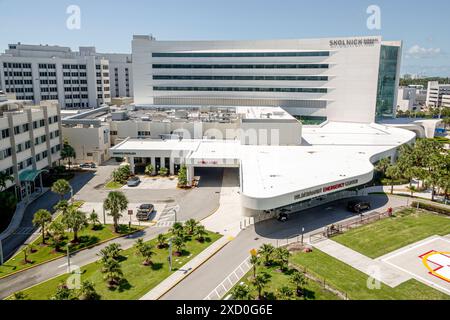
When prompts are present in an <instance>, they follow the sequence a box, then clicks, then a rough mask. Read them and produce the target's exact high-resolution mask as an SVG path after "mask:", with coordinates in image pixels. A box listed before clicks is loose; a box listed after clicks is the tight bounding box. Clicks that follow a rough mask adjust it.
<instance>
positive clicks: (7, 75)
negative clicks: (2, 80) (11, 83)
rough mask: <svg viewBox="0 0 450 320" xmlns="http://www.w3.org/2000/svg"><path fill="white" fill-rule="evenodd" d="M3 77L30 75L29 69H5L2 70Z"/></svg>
mask: <svg viewBox="0 0 450 320" xmlns="http://www.w3.org/2000/svg"><path fill="white" fill-rule="evenodd" d="M3 74H4V75H5V77H31V76H32V75H31V72H29V71H24V72H22V71H14V72H13V71H5V72H3Z"/></svg>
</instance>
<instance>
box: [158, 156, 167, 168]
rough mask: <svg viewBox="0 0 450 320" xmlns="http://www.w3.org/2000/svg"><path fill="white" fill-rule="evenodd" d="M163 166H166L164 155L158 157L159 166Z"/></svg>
mask: <svg viewBox="0 0 450 320" xmlns="http://www.w3.org/2000/svg"><path fill="white" fill-rule="evenodd" d="M165 166H166V163H165V161H164V157H159V167H160V168H162V167H165ZM167 169H169V168H167Z"/></svg>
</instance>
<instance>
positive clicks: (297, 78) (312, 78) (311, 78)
mask: <svg viewBox="0 0 450 320" xmlns="http://www.w3.org/2000/svg"><path fill="white" fill-rule="evenodd" d="M153 80H266V81H270V80H275V81H278V80H286V81H327V80H328V77H326V76H170V75H154V76H153Z"/></svg>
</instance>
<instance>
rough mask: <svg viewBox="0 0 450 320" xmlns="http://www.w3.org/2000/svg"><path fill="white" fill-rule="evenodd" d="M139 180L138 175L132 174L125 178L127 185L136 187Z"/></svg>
mask: <svg viewBox="0 0 450 320" xmlns="http://www.w3.org/2000/svg"><path fill="white" fill-rule="evenodd" d="M140 182H141V179H139V177H138V176H132V177H130V178H129V179H128V180H127V186H129V187H136V186H137V185H139V183H140Z"/></svg>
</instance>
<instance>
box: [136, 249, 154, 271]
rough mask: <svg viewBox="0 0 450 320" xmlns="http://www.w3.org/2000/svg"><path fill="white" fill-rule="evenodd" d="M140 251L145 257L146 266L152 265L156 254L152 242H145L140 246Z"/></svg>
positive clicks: (144, 263)
mask: <svg viewBox="0 0 450 320" xmlns="http://www.w3.org/2000/svg"><path fill="white" fill-rule="evenodd" d="M138 251H139V253H140V254H141V255H142V256H143V257H144V259H145V260H144V262H143V263H142V264H143V265H144V266H148V265H151V264H152V260H151V258H152V256H153V255H154V254H155V252H154V251H153V246H152V245H151V244H150V243H143V244H142V245H141V246H139V249H138Z"/></svg>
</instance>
